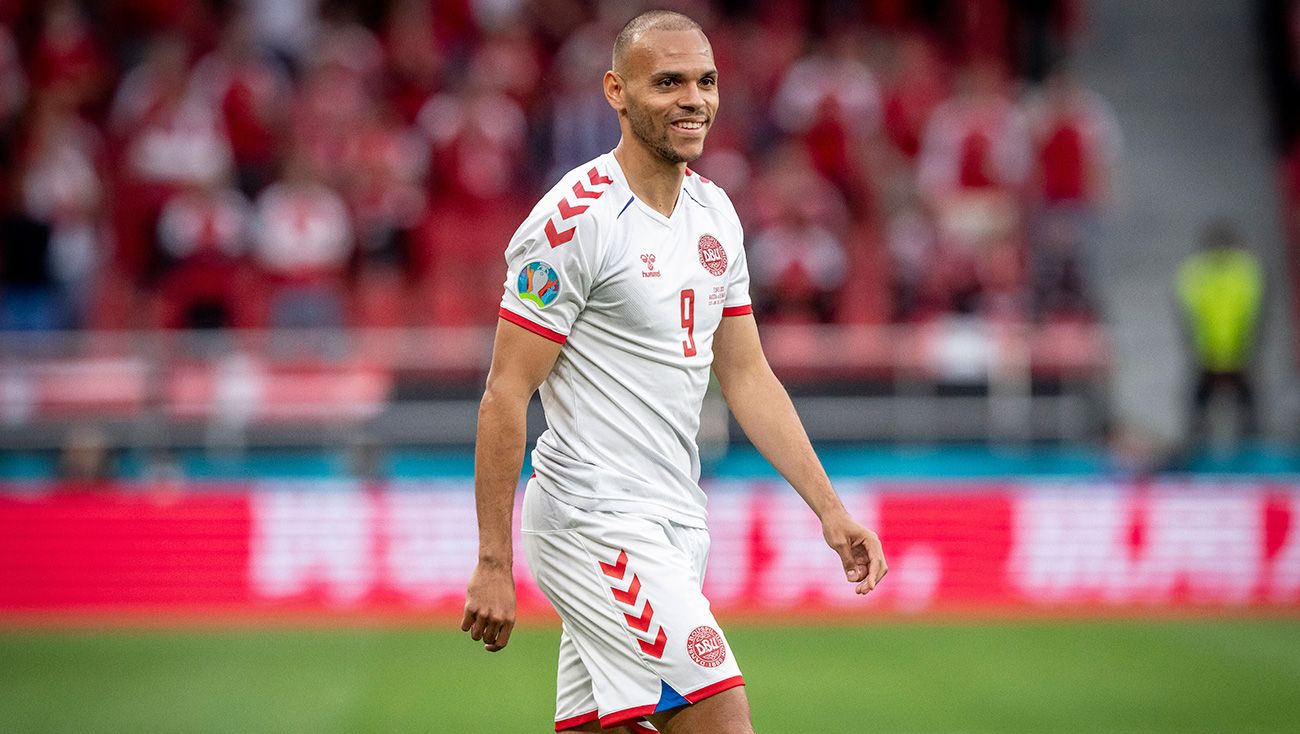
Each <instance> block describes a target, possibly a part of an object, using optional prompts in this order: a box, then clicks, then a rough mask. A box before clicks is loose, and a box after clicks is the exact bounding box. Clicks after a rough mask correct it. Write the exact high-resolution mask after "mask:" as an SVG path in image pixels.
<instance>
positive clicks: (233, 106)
mask: <svg viewBox="0 0 1300 734" xmlns="http://www.w3.org/2000/svg"><path fill="white" fill-rule="evenodd" d="M193 78H194V83H195V84H196V85H197V86H198V88H199V90H200V91H201V92H202V94H204V95H205V96H206V97H207V98H208V100H209V104H210V106H211V107H212V109H214V110H219V111H220V117H221V123H222V126H223V127H224V128H225V130H226V134H227V137H228V138H229V141H230V150H231V154H232V155H233V156H234V165H235V175H236V180H237V182H238V184H239V188H240V190H241V191H243V192H244V194H245V195H246V196H254V195H256V194H257V192H258V191H261V190H262V188H263V187H265V186H266V185H267V184H269V183H270V182H271V180H272V179H273V178H274V177H275V172H276V170H277V168H278V166H279V164H280V160H279V150H280V149H281V147H282V145H283V143H284V139H285V137H286V135H287V127H288V120H289V106H290V101H291V100H292V98H293V86H292V84H291V82H290V79H289V75H288V72H287V70H286V69H285V68H284V66H283V65H282V64H281V62H280V61H278V60H276V59H275V58H274V57H273V56H271V55H269V54H268V53H266V52H264V51H262V50H261V49H260V48H258V46H257V45H256V43H255V42H254V38H253V34H252V30H251V27H250V24H249V21H248V20H247V18H246V17H245V16H243V15H236V16H235V17H234V18H232V19H231V20H230V21H229V22H228V24H227V25H226V27H225V30H224V32H223V33H222V36H221V42H220V45H218V46H217V48H216V49H215V50H213V51H212V52H211V53H209V54H208V55H207V56H205V57H203V58H202V59H201V60H200V61H199V63H198V64H196V65H195V68H194V74H193Z"/></svg>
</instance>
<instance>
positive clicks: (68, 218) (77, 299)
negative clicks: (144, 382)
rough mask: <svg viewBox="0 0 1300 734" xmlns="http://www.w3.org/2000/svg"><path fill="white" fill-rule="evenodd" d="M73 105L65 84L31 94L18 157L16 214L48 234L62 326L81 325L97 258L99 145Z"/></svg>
mask: <svg viewBox="0 0 1300 734" xmlns="http://www.w3.org/2000/svg"><path fill="white" fill-rule="evenodd" d="M76 104H77V97H76V96H75V90H74V89H72V88H71V87H69V86H66V85H57V86H54V87H51V88H49V89H47V90H45V91H43V92H40V93H38V94H37V97H36V99H35V101H34V103H33V105H32V110H31V113H30V115H29V121H28V125H27V129H26V131H25V135H24V136H23V142H22V144H21V149H20V152H19V156H18V158H19V166H18V170H19V171H20V173H19V176H18V181H17V183H18V188H19V192H18V193H19V195H20V199H21V211H22V212H23V213H24V214H25V215H26V216H27V217H30V218H31V219H32V220H34V221H36V222H39V223H41V225H42V226H43V227H44V228H46V229H47V230H48V251H47V257H48V260H47V262H46V265H45V268H46V269H47V277H48V287H49V288H50V293H51V294H54V296H55V298H56V301H57V303H56V304H55V305H56V306H57V308H58V310H59V316H58V319H57V324H58V325H59V326H62V327H65V328H66V327H69V326H79V325H81V324H82V323H83V322H84V320H85V319H84V316H85V313H86V310H87V308H88V304H89V301H90V296H91V291H92V286H93V282H94V280H95V278H96V275H97V274H98V272H99V268H100V267H101V265H102V263H103V261H104V259H105V257H104V233H103V231H102V226H101V225H102V207H103V202H104V194H105V191H104V186H103V184H102V178H103V163H104V159H103V155H104V152H103V141H102V138H101V137H100V135H99V133H98V131H96V130H95V128H94V127H93V126H91V125H90V124H89V123H86V122H85V121H83V120H82V119H81V117H80V116H79V115H78V114H77V110H76Z"/></svg>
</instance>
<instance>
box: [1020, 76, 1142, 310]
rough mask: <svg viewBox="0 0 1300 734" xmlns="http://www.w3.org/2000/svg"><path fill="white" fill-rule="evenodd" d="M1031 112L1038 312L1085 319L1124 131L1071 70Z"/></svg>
mask: <svg viewBox="0 0 1300 734" xmlns="http://www.w3.org/2000/svg"><path fill="white" fill-rule="evenodd" d="M1027 107H1028V117H1029V125H1030V131H1031V134H1032V135H1033V140H1034V146H1035V153H1036V156H1037V161H1036V162H1037V169H1036V173H1037V175H1036V179H1035V182H1034V183H1035V186H1034V191H1033V192H1032V194H1033V195H1032V200H1033V206H1034V212H1033V217H1032V219H1031V226H1030V230H1029V240H1030V241H1029V252H1030V270H1031V281H1032V285H1033V293H1034V312H1035V314H1036V315H1037V316H1039V317H1045V316H1049V315H1052V314H1056V315H1071V316H1083V315H1088V314H1090V313H1092V312H1095V304H1096V300H1095V297H1093V293H1092V291H1093V290H1094V289H1095V288H1096V287H1097V284H1098V283H1099V282H1100V280H1101V274H1100V267H1099V265H1098V257H1097V249H1098V244H1097V240H1098V239H1099V237H1100V236H1101V230H1102V226H1103V221H1104V214H1105V210H1106V207H1107V205H1108V204H1109V203H1110V201H1112V199H1113V196H1114V187H1115V182H1116V178H1117V175H1116V172H1117V168H1118V165H1119V161H1120V158H1121V150H1122V141H1121V138H1120V132H1119V124H1118V122H1117V121H1116V118H1115V114H1114V112H1113V111H1112V110H1111V108H1110V105H1108V104H1107V103H1106V101H1105V100H1104V99H1102V98H1101V96H1100V95H1098V94H1096V93H1095V92H1093V91H1091V90H1088V89H1086V88H1084V87H1083V86H1081V85H1080V84H1079V82H1078V81H1077V80H1076V79H1075V77H1074V75H1073V74H1072V73H1071V72H1070V71H1069V69H1068V68H1066V67H1061V68H1058V69H1057V70H1056V71H1054V72H1053V73H1052V75H1051V76H1049V77H1048V79H1047V81H1046V83H1045V84H1044V86H1043V89H1042V90H1041V92H1040V93H1039V94H1037V95H1036V96H1034V97H1033V98H1032V99H1031V100H1030V101H1029V103H1028V105H1027Z"/></svg>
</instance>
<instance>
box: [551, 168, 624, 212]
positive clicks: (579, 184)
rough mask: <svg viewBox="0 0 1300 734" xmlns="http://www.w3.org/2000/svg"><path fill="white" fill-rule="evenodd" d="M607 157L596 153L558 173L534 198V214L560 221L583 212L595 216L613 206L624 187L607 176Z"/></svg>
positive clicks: (608, 173) (608, 172)
mask: <svg viewBox="0 0 1300 734" xmlns="http://www.w3.org/2000/svg"><path fill="white" fill-rule="evenodd" d="M609 157H610V156H609V155H608V154H606V155H602V156H599V157H597V158H594V159H592V160H590V161H587V162H586V163H583V164H582V165H580V166H577V167H575V168H574V169H572V170H570V171H569V172H568V173H566V174H564V175H563V176H561V177H560V179H559V180H558V181H556V183H555V185H554V186H552V187H551V189H550V190H549V191H547V192H546V194H545V195H543V196H542V198H541V199H540V200H538V202H537V206H536V208H535V209H534V213H546V214H548V215H554V217H555V218H556V219H560V220H572V219H576V218H578V217H580V216H584V215H585V218H598V217H600V216H601V215H602V214H603V213H604V212H605V211H606V210H608V209H609V208H610V207H613V206H615V201H614V200H615V199H618V198H619V193H620V192H621V191H622V190H623V188H624V187H623V186H622V185H621V183H620V182H618V181H616V180H615V179H614V177H613V176H611V175H610V171H609V168H610V162H609V160H608V159H609ZM620 203H621V202H620Z"/></svg>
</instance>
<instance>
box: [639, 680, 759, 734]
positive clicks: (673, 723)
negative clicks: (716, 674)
mask: <svg viewBox="0 0 1300 734" xmlns="http://www.w3.org/2000/svg"><path fill="white" fill-rule="evenodd" d="M649 718H650V721H651V722H653V723H654V725H655V728H656V729H658V730H659V731H661V732H664V734H753V732H754V726H753V724H752V723H751V722H750V719H749V699H748V698H746V697H745V689H744V688H732V689H729V690H726V691H723V692H722V693H719V694H717V695H716V696H710V697H709V698H706V699H704V700H703V701H700V702H699V703H694V704H691V705H690V706H683V707H681V708H676V709H672V710H671V711H664V712H662V713H658V714H652V715H650V717H649Z"/></svg>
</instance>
